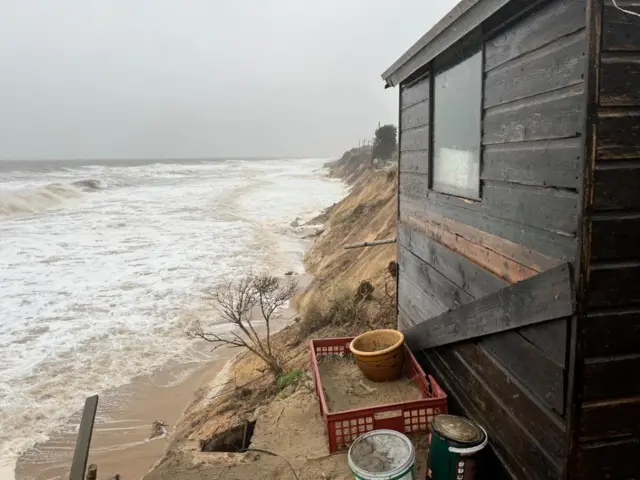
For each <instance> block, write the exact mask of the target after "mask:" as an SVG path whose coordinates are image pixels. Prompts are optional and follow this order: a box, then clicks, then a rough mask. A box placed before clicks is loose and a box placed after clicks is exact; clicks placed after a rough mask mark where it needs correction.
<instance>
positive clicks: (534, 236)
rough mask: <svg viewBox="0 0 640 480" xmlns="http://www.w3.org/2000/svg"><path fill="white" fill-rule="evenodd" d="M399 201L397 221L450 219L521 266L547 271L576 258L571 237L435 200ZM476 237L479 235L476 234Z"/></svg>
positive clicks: (403, 196) (574, 241) (401, 198)
mask: <svg viewBox="0 0 640 480" xmlns="http://www.w3.org/2000/svg"><path fill="white" fill-rule="evenodd" d="M399 201H400V205H401V212H400V214H401V217H400V218H401V219H402V220H403V221H405V220H406V218H408V217H414V218H417V219H420V220H424V219H426V218H431V215H438V216H440V217H441V218H447V219H450V221H452V222H454V223H456V224H457V225H464V226H467V227H471V228H473V229H474V230H475V231H476V232H481V233H485V234H486V235H484V237H486V241H491V242H492V243H493V244H495V247H494V246H491V245H489V244H488V243H486V242H485V241H483V240H480V241H478V242H477V243H482V244H483V245H487V246H489V247H490V248H491V249H492V250H495V251H498V252H500V253H501V254H502V255H504V256H505V257H508V258H512V259H514V260H515V261H517V262H518V263H522V264H523V265H528V266H531V267H533V265H535V264H539V265H542V264H544V265H549V264H552V265H549V266H545V267H542V268H541V270H546V269H547V268H550V267H551V266H554V265H559V264H560V263H562V262H563V261H568V260H572V259H573V258H574V257H575V252H576V250H575V249H576V238H575V237H572V236H566V235H559V234H557V233H555V232H548V231H545V230H541V229H539V228H535V227H533V228H532V227H528V228H523V226H522V225H520V224H518V223H515V222H512V221H509V220H504V219H501V218H495V217H492V216H490V215H486V214H482V213H480V212H478V211H477V210H471V209H468V208H462V207H459V206H453V205H450V204H447V203H443V202H441V201H440V200H439V199H436V198H429V199H428V201H427V202H426V203H425V202H424V201H420V200H416V199H412V198H410V197H407V196H406V195H403V194H402V193H401V194H400V199H399ZM479 236H482V235H480V234H479ZM500 240H502V242H500ZM527 258H529V260H527ZM545 259H546V260H545ZM532 264H533V265H532Z"/></svg>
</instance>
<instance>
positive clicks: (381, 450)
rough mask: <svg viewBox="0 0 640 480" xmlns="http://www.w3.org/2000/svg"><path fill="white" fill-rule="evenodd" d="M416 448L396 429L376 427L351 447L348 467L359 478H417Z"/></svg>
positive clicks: (381, 479)
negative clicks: (376, 428)
mask: <svg viewBox="0 0 640 480" xmlns="http://www.w3.org/2000/svg"><path fill="white" fill-rule="evenodd" d="M415 460H416V451H415V449H414V448H413V444H412V443H411V440H409V439H408V438H407V437H406V436H405V435H403V434H401V433H398V432H396V431H394V430H373V431H372V432H369V433H365V434H364V435H362V436H360V437H358V439H356V441H354V442H353V444H352V445H351V447H350V448H349V454H348V461H349V468H350V469H351V472H352V473H353V475H354V478H355V479H356V480H415Z"/></svg>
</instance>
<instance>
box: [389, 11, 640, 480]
mask: <svg viewBox="0 0 640 480" xmlns="http://www.w3.org/2000/svg"><path fill="white" fill-rule="evenodd" d="M623 10H627V11H628V12H625V11H623ZM633 12H638V13H640V2H639V1H638V0H617V5H615V4H614V2H613V0H545V1H533V0H463V1H462V2H460V4H459V5H458V6H456V7H455V8H454V9H453V10H452V11H451V12H450V13H449V14H448V15H447V16H446V17H444V18H443V19H442V20H441V21H440V22H439V23H438V24H437V25H436V26H435V27H433V28H432V29H431V30H430V31H429V32H428V33H427V34H425V35H424V36H423V37H422V38H421V39H420V40H419V41H418V42H417V43H416V44H415V45H414V46H412V47H411V48H410V49H409V50H408V51H407V52H406V53H405V54H404V55H402V57H400V59H399V60H398V61H397V62H395V63H394V64H393V65H392V66H391V67H390V68H389V69H388V70H387V71H386V72H385V73H384V74H383V78H384V80H385V82H386V84H387V86H399V97H400V111H399V117H400V118H399V132H400V138H399V150H400V157H399V158H400V160H399V182H398V183H399V186H398V194H399V195H398V199H399V200H398V263H399V267H400V268H399V278H398V315H399V317H398V318H399V325H400V327H401V328H402V329H403V330H405V331H406V334H407V339H408V341H409V343H410V345H411V346H412V348H413V349H414V351H416V352H418V353H419V354H420V356H421V358H423V360H424V362H425V364H426V367H427V368H428V369H429V370H430V371H431V372H433V373H434V375H435V376H436V378H437V379H438V380H439V381H440V382H442V385H443V386H444V387H445V388H446V389H447V390H448V393H449V395H450V401H451V404H452V406H453V407H454V408H457V409H459V411H461V412H462V413H464V414H466V415H467V416H469V417H471V418H473V419H474V420H476V421H477V422H479V423H480V424H481V425H483V426H484V427H485V428H486V429H487V431H488V432H489V435H490V437H491V446H492V451H493V452H494V454H495V457H497V459H498V460H499V461H500V462H499V463H500V464H501V465H502V466H503V468H504V470H505V471H506V472H507V474H508V475H510V476H511V477H513V478H517V479H522V480H526V479H532V480H533V479H536V480H538V479H540V480H541V479H556V478H565V479H594V480H596V479H597V480H600V479H621V480H622V479H631V478H640V18H639V17H638V16H634V15H633ZM407 14H411V12H407ZM494 478H497V477H494Z"/></svg>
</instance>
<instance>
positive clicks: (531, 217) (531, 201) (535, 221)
mask: <svg viewBox="0 0 640 480" xmlns="http://www.w3.org/2000/svg"><path fill="white" fill-rule="evenodd" d="M482 192H483V201H482V205H483V210H485V211H486V212H487V213H488V214H489V213H490V214H491V215H493V216H495V217H499V218H506V219H509V220H513V221H514V222H518V223H521V224H523V225H529V226H532V227H538V228H543V229H545V230H550V231H554V232H557V231H562V232H566V233H570V234H575V232H576V229H577V226H578V217H577V215H578V195H577V194H576V193H575V192H569V191H564V190H556V189H551V188H542V187H532V186H527V185H514V184H510V183H502V182H491V183H489V182H485V184H484V187H483V190H482Z"/></svg>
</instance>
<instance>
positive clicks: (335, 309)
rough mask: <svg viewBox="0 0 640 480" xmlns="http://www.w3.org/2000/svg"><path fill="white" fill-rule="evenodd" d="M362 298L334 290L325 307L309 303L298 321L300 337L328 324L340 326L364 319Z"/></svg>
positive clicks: (345, 291)
mask: <svg viewBox="0 0 640 480" xmlns="http://www.w3.org/2000/svg"><path fill="white" fill-rule="evenodd" d="M364 301H365V300H364V299H358V298H356V297H355V296H354V295H353V294H352V293H349V291H347V290H339V291H337V292H335V293H334V294H333V295H332V296H331V297H330V299H329V301H328V302H327V305H326V307H325V308H322V307H320V305H318V303H316V302H312V303H310V304H309V305H308V306H307V308H306V309H305V311H304V312H303V315H302V320H301V321H300V324H299V325H300V331H299V332H300V337H301V338H305V337H308V336H309V335H311V334H312V333H314V332H316V331H318V330H320V329H321V328H324V327H327V326H329V325H331V326H334V327H340V326H343V325H347V324H350V323H356V322H363V321H365V312H364V306H363V303H364Z"/></svg>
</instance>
